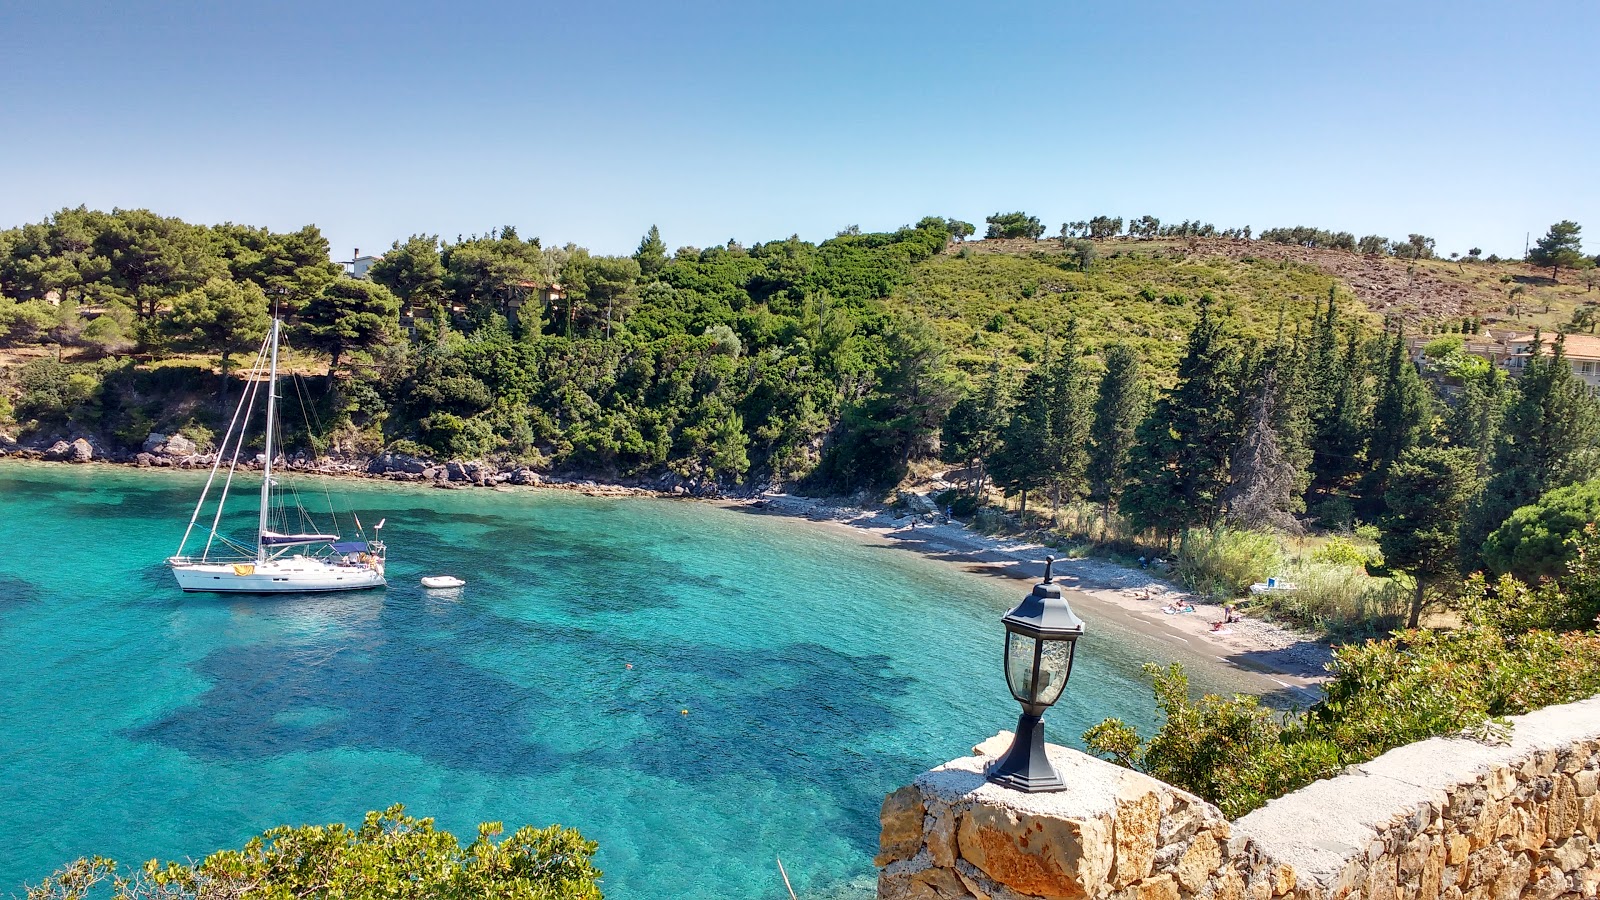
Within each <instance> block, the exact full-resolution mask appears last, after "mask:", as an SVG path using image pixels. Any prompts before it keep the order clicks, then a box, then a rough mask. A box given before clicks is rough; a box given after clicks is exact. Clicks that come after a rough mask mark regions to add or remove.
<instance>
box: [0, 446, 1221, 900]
mask: <svg viewBox="0 0 1600 900" xmlns="http://www.w3.org/2000/svg"><path fill="white" fill-rule="evenodd" d="M202 480H203V478H202V476H200V475H197V474H195V473H182V472H150V471H140V470H131V469H116V468H111V467H102V466H89V467H68V466H52V465H45V464H27V463H9V462H8V463H3V464H0V642H3V644H0V645H3V646H4V648H5V652H4V653H3V654H0V703H3V709H4V715H3V716H0V895H7V894H10V893H13V892H18V891H20V889H21V886H22V885H23V883H25V882H28V883H32V882H37V881H38V880H39V879H40V878H42V877H43V876H44V875H46V874H48V873H49V872H51V871H52V870H53V869H54V868H55V867H57V866H59V865H60V864H62V863H64V862H67V861H69V860H71V859H74V858H76V857H78V856H81V855H85V854H102V855H106V856H111V857H114V858H116V859H119V860H121V861H123V862H124V863H134V864H137V863H140V862H142V861H143V860H145V859H149V858H152V857H160V858H163V859H185V858H191V857H192V858H199V857H202V856H204V855H205V854H207V853H209V852H211V851H213V850H215V849H219V848H223V847H234V846H238V845H240V844H241V843H242V842H243V841H244V840H245V839H247V838H248V837H250V836H251V835H254V834H257V833H259V832H260V831H262V830H264V829H266V828H268V827H271V826H273V825H277V824H283V823H289V824H300V823H320V822H333V821H345V822H358V821H359V820H360V818H361V815H362V814H363V813H364V812H365V811H367V810H372V809H382V808H384V807H386V806H388V805H390V804H393V803H404V804H406V807H407V810H408V812H410V813H412V814H413V815H418V816H432V817H434V818H435V819H436V820H437V822H438V824H439V825H440V826H441V827H444V828H448V829H450V830H452V831H454V832H456V833H457V834H458V835H459V836H461V837H462V838H463V839H464V840H467V839H470V837H471V836H472V834H473V833H474V832H475V829H476V825H477V823H478V822H480V821H504V822H505V823H506V825H507V827H508V829H509V828H514V827H516V826H517V825H520V824H525V823H526V824H535V825H544V824H547V823H550V822H560V823H563V824H565V825H570V826H574V827H577V828H579V829H580V830H581V831H582V832H583V833H584V834H585V835H586V836H587V837H589V838H591V839H593V840H596V841H598V842H599V843H600V851H599V854H598V856H597V863H598V865H599V866H600V867H601V868H602V869H603V870H604V871H605V878H604V881H603V887H604V889H605V891H606V894H607V896H609V897H614V898H623V900H634V898H637V900H655V898H713V897H715V898H769V897H770V898H777V897H783V896H786V894H785V892H784V889H783V885H782V882H781V880H780V879H779V877H778V873H777V868H776V864H775V862H774V859H775V858H777V857H781V858H782V859H783V860H784V864H785V866H786V867H787V868H788V871H789V874H790V878H791V879H792V880H793V881H794V885H795V889H796V890H797V891H798V892H799V893H800V894H801V896H805V897H826V896H870V894H871V891H872V885H873V869H872V862H871V858H872V855H873V853H874V852H875V851H876V841H877V812H878V806H879V803H880V802H881V800H882V798H883V795H884V794H885V793H886V792H888V791H890V790H893V789H894V788H895V787H897V786H899V785H901V784H904V783H906V782H908V781H909V780H910V779H912V778H914V777H915V776H916V775H917V774H918V773H919V772H921V771H923V770H924V769H926V768H928V767H930V766H933V765H937V764H938V763H940V762H942V761H944V760H946V759H949V758H951V757H953V756H958V755H962V754H965V753H967V752H968V751H969V750H970V748H971V746H972V745H973V744H974V743H975V742H977V741H979V740H982V739H983V738H986V737H988V736H989V735H991V734H993V733H994V732H996V731H998V730H1000V729H1009V728H1010V727H1012V725H1013V724H1014V722H1015V717H1016V712H1017V708H1016V705H1015V703H1014V702H1013V701H1012V700H1011V699H1010V696H1009V694H1008V693H1007V692H1006V689H1005V685H1004V682H1003V681H1002V677H1001V674H1000V666H999V651H1000V642H1001V629H1000V626H999V623H998V618H999V616H1000V614H1001V613H1003V612H1004V611H1005V610H1006V609H1007V608H1009V607H1010V606H1011V605H1014V604H1015V602H1016V600H1017V599H1018V598H1019V597H1020V595H1021V593H1022V590H1023V586H1022V585H1019V584H1018V583H1017V582H1011V581H1004V580H1000V579H996V578H990V577H984V576H980V575H974V574H970V573H967V572H964V571H962V570H960V569H958V568H956V567H954V566H951V565H948V564H945V563H940V562H935V561H931V560H927V559H924V558H922V557H920V556H918V555H916V554H913V553H910V552H907V551H905V550H902V549H896V548H894V547H891V546H887V545H884V544H883V543H881V542H876V541H872V540H867V539H863V538H861V537H859V536H858V535H855V534H852V533H848V532H846V531H845V530H844V529H841V528H836V527H829V526H820V525H815V524H811V523H806V522H798V521H793V520H787V519H781V518H777V517H769V516H758V515H751V514H748V513H745V512H742V511H739V510H734V509H723V508H719V507H715V506H710V505H706V504H700V503H692V502H675V501H666V500H639V499H627V500H605V499H593V498H586V497H582V496H577V495H574V494H570V493H563V492H558V491H548V490H519V491H487V490H459V491H443V490H431V489H422V488H415V487H406V486H395V485H388V484H381V483H374V482H356V481H340V482H328V483H326V484H324V483H319V482H315V481H313V482H310V484H309V489H310V490H311V491H312V492H317V491H321V490H323V489H324V488H327V489H329V490H330V491H332V492H334V493H336V494H337V495H339V496H340V497H341V498H343V501H344V502H345V503H346V504H347V505H348V507H349V508H350V509H351V510H352V511H354V512H355V513H356V514H357V515H359V516H360V517H361V518H362V520H363V521H365V522H367V523H368V524H369V525H370V524H372V523H376V522H377V521H379V520H380V519H387V522H388V524H387V527H386V528H385V531H384V537H385V539H386V540H387V541H388V542H389V545H390V560H391V562H390V567H389V580H390V584H391V587H390V588H389V589H388V590H387V591H372V592H363V593H357V594H343V595H320V596H299V597H227V596H212V595H203V594H188V595H186V594H183V593H181V592H180V591H178V589H177V587H176V585H175V584H174V583H173V580H172V576H171V574H170V573H169V572H168V571H167V570H166V569H165V567H163V566H162V565H161V561H162V560H163V559H164V558H165V557H166V556H168V555H170V554H171V553H172V552H174V550H175V549H176V547H177V544H178V540H179V537H180V536H181V534H182V531H183V526H184V524H185V523H186V522H187V521H188V518H189V514H190V511H191V508H192V503H193V500H194V497H195V495H196V494H197V492H198V490H199V487H200V484H201V482H202ZM250 499H251V498H250V497H248V496H243V497H242V499H241V500H240V503H241V507H240V508H241V509H245V508H247V507H248V505H249V501H250ZM445 572H448V573H453V574H457V575H460V576H461V577H463V578H465V579H467V581H468V586H467V587H466V588H465V589H463V591H462V592H461V594H460V595H459V597H448V596H438V595H430V593H429V592H427V591H425V590H423V589H422V588H421V587H420V585H418V584H417V579H418V577H420V576H422V575H427V574H439V573H445ZM1086 618H1087V619H1088V626H1089V634H1088V636H1087V637H1086V638H1085V639H1084V641H1083V642H1082V644H1081V645H1080V646H1081V647H1082V650H1081V653H1080V661H1079V663H1078V665H1077V667H1076V668H1075V670H1074V674H1073V678H1072V682H1071V684H1070V685H1069V686H1068V688H1067V693H1066V696H1065V698H1064V699H1063V700H1062V701H1061V703H1060V704H1059V705H1058V706H1057V707H1056V708H1054V709H1053V710H1051V712H1050V714H1049V715H1048V716H1047V723H1048V727H1049V729H1050V735H1051V739H1052V740H1055V741H1058V742H1068V743H1076V736H1077V735H1079V734H1081V732H1082V731H1083V730H1084V729H1085V728H1086V727H1088V726H1089V725H1091V724H1093V723H1094V722H1097V721H1099V720H1100V719H1101V718H1103V717H1105V716H1111V715H1115V716H1121V717H1123V718H1124V719H1127V720H1129V721H1131V722H1134V723H1136V724H1138V725H1140V726H1144V727H1148V726H1149V725H1151V724H1153V722H1154V713H1153V710H1152V708H1151V703H1150V699H1149V687H1148V685H1147V684H1146V682H1145V681H1144V680H1143V679H1142V678H1141V676H1140V674H1139V667H1140V665H1141V664H1142V663H1143V662H1145V661H1146V660H1159V661H1166V660H1168V659H1170V658H1172V653H1173V652H1174V651H1172V650H1171V649H1170V648H1169V647H1166V646H1164V645H1157V644H1156V643H1155V642H1153V641H1151V640H1148V639H1146V638H1144V637H1142V636H1140V635H1138V634H1136V633H1132V632H1129V631H1126V630H1123V629H1120V628H1119V627H1117V626H1116V625H1115V624H1114V623H1110V622H1097V621H1095V619H1094V617H1092V616H1086ZM1180 661H1183V662H1185V663H1186V664H1187V665H1188V666H1189V667H1190V672H1191V677H1192V678H1193V680H1194V682H1195V685H1196V687H1197V688H1198V689H1207V690H1224V691H1227V690H1236V689H1237V690H1242V689H1246V688H1247V687H1248V686H1249V683H1248V682H1247V680H1246V679H1245V677H1244V676H1242V675H1239V674H1238V673H1234V672H1232V671H1230V670H1228V669H1225V668H1223V667H1221V666H1219V665H1216V664H1215V663H1210V662H1208V661H1206V660H1205V659H1203V658H1200V657H1194V658H1181V659H1180Z"/></svg>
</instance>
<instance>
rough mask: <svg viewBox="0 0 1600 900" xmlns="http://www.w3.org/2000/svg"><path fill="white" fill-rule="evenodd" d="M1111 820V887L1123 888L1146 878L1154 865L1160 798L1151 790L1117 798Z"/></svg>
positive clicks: (1159, 820) (1158, 829)
mask: <svg viewBox="0 0 1600 900" xmlns="http://www.w3.org/2000/svg"><path fill="white" fill-rule="evenodd" d="M1112 821H1113V825H1112V843H1113V845H1114V849H1115V851H1116V860H1115V863H1114V868H1113V869H1112V876H1111V886H1112V887H1113V888H1124V887H1127V886H1128V885H1130V884H1133V883H1134V882H1135V881H1138V880H1139V879H1141V878H1146V877H1149V875H1150V872H1151V869H1152V867H1153V866H1154V864H1155V859H1156V841H1157V838H1158V837H1159V834H1160V824H1161V798H1160V797H1159V796H1157V795H1156V794H1155V793H1154V792H1153V791H1142V792H1138V793H1137V794H1136V795H1135V796H1132V797H1126V796H1125V797H1120V798H1118V800H1117V812H1116V817H1115V818H1114V819H1113V820H1112Z"/></svg>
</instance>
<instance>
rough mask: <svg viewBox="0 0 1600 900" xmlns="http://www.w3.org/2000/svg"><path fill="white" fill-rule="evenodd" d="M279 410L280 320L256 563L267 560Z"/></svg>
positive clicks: (274, 340) (274, 323)
mask: <svg viewBox="0 0 1600 900" xmlns="http://www.w3.org/2000/svg"><path fill="white" fill-rule="evenodd" d="M277 410H278V320H277V319H276V318H274V319H273V320H272V370H271V373H270V374H269V375H268V376H267V464H266V467H265V468H264V469H263V470H262V473H261V519H260V522H259V524H258V525H257V527H256V562H266V559H267V545H266V536H267V510H269V509H270V508H271V506H272V431H273V427H274V421H273V420H274V418H275V415H276V413H277Z"/></svg>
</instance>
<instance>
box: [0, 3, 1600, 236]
mask: <svg viewBox="0 0 1600 900" xmlns="http://www.w3.org/2000/svg"><path fill="white" fill-rule="evenodd" d="M1596 35H1600V2H1595V0H1549V2H1542V0H1529V2H1501V3H1480V2H1472V0H1457V2H1431V0H1414V2H1406V3H1399V2H1387V3H1370V2H1364V0H1357V2H1340V3H1324V4H1308V3H1283V2H1280V0H1272V2H1236V3H1218V2H1196V0H1187V2H1180V0H1170V2H1163V0H1148V2H1138V0H1130V2H1125V3H1092V4H1091V3H1087V2H1074V0H1055V2H1039V3H1030V2H1004V0H1002V2H995V3H976V2H970V0H969V2H965V3H946V2H941V0H922V2H918V3H900V2H862V0H856V2H842V3H836V2H829V0H812V2H806V3H784V4H763V3H752V2H745V3H693V2H690V3H665V2H655V3H607V2H586V3H563V4H545V3H537V2H517V3H476V4H473V3H465V2H462V3H423V2H407V0H390V2H387V3H326V2H323V3H299V2H283V3H271V4H269V3H214V2H213V3H188V2H181V0H171V2H160V3H149V2H141V0H123V2H116V3H113V2H109V0H107V2H102V3H100V4H88V3H80V2H74V0H52V2H48V3H46V2H27V0H0V60H3V61H4V62H3V64H0V227H9V226H11V225H18V224H22V223H24V222H33V221H40V220H42V219H44V218H45V217H47V216H49V215H50V214H51V213H52V212H54V211H55V210H58V209H60V208H63V207H69V206H77V205H79V204H84V205H87V206H89V207H91V208H102V209H110V208H112V207H122V208H136V207H145V208H149V209H152V210H155V211H157V212H160V213H162V214H166V215H176V216H179V217H182V218H184V219H187V220H190V221H195V222H206V223H215V222H223V221H233V222H243V223H249V224H253V225H267V226H269V227H271V228H273V229H274V230H289V229H294V228H298V227H300V226H302V225H305V224H308V223H311V224H315V225H317V226H319V227H320V228H321V229H322V230H323V232H324V233H325V234H326V235H327V236H328V238H329V239H330V241H331V242H332V245H333V247H334V253H335V256H336V257H337V258H347V257H346V256H344V254H347V253H349V252H351V251H352V250H353V249H354V248H357V247H359V248H361V249H362V252H363V253H369V252H373V251H376V250H381V249H383V248H386V247H387V246H388V245H389V244H390V242H391V241H393V240H395V239H397V238H402V239H403V238H404V237H406V236H407V235H410V234H413V233H423V234H437V235H440V236H441V237H443V238H445V239H447V240H454V239H455V238H456V237H457V236H458V235H471V234H481V233H485V232H487V231H489V230H490V229H493V228H498V227H501V226H505V225H514V226H516V228H517V230H518V232H519V233H520V234H521V235H522V236H524V237H529V236H533V235H538V236H540V237H541V238H542V239H543V241H544V242H545V243H546V244H547V245H550V244H564V243H568V242H573V243H577V244H579V245H582V246H587V247H590V248H591V249H593V250H595V251H596V252H602V253H629V252H632V250H633V249H634V247H635V246H636V245H637V243H638V241H639V238H640V236H641V235H642V234H643V233H644V232H645V231H646V230H647V229H648V228H649V227H650V225H652V224H655V225H658V226H659V227H660V229H661V233H662V237H663V239H664V240H665V241H666V242H667V244H668V246H669V247H672V248H675V247H679V246H683V245H694V246H706V245H709V244H717V243H723V242H726V241H728V240H729V239H737V240H740V241H741V242H744V243H746V244H749V243H753V242H756V241H763V240H772V239H781V238H785V237H788V236H789V235H790V234H796V233H797V234H799V235H800V236H801V237H803V238H806V239H808V240H822V239H825V238H827V237H830V236H832V235H833V234H834V233H836V232H837V231H839V230H840V229H843V228H845V227H846V226H849V225H859V226H860V227H861V228H862V229H863V230H867V231H874V230H886V229H892V228H895V227H898V226H900V225H903V224H907V223H911V222H915V221H916V220H918V219H920V218H922V217H923V216H925V215H940V216H951V217H955V218H960V219H965V220H967V221H970V222H974V223H978V224H979V226H980V230H981V223H982V221H983V219H984V217H985V216H987V215H990V214H992V213H996V212H1001V211H1011V210H1023V211H1026V212H1028V213H1029V214H1031V215H1037V216H1039V217H1040V219H1041V220H1042V221H1043V222H1044V223H1045V224H1046V226H1047V227H1048V229H1049V232H1050V233H1052V234H1053V233H1055V231H1056V229H1057V228H1058V227H1059V225H1060V223H1062V222H1064V221H1069V220H1078V219H1087V218H1089V217H1091V216H1094V215H1099V214H1105V215H1117V216H1122V217H1123V218H1124V219H1128V218H1132V217H1137V216H1140V215H1145V214H1149V215H1154V216H1156V217H1158V218H1160V219H1162V220H1163V221H1179V220H1183V219H1198V220H1202V221H1207V222H1212V223H1214V224H1216V225H1217V226H1218V227H1223V228H1226V227H1237V226H1244V225H1249V226H1251V227H1253V228H1255V229H1256V230H1257V231H1260V230H1262V229H1264V228H1267V227H1272V226H1287V225H1299V224H1304V225H1315V226H1318V227H1324V228H1329V229H1332V230H1347V231H1351V232H1354V233H1356V234H1357V235H1363V234H1373V233H1376V234H1382V235H1384V236H1387V237H1391V238H1404V237H1405V236H1406V235H1407V234H1409V233H1412V232H1418V233H1422V234H1426V235H1429V236H1432V237H1434V238H1435V239H1436V240H1437V242H1438V250H1439V251H1440V253H1441V254H1448V253H1449V252H1451V251H1457V252H1462V253H1465V252H1466V251H1467V250H1468V249H1469V248H1471V247H1481V248H1482V249H1483V251H1484V252H1485V253H1486V254H1487V253H1499V254H1501V255H1520V254H1521V252H1522V249H1523V245H1524V240H1525V235H1526V234H1527V233H1529V232H1532V234H1533V236H1534V237H1538V236H1539V235H1540V234H1542V233H1543V232H1544V231H1545V229H1547V228H1548V227H1549V226H1550V225H1551V224H1552V223H1554V222H1556V221H1558V220H1561V219H1573V220H1575V221H1577V222H1578V223H1579V224H1580V225H1587V226H1588V229H1589V233H1588V234H1587V235H1586V238H1587V239H1586V241H1585V248H1586V249H1587V250H1588V252H1590V253H1595V252H1600V179H1597V177H1596V176H1597V174H1600V104H1597V100H1600V53H1597V45H1596V43H1595V38H1596Z"/></svg>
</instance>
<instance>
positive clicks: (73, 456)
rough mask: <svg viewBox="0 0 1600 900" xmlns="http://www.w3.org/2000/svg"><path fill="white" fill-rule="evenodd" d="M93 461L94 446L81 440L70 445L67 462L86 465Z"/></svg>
mask: <svg viewBox="0 0 1600 900" xmlns="http://www.w3.org/2000/svg"><path fill="white" fill-rule="evenodd" d="M92 459H94V445H92V444H90V443H89V442H88V441H86V440H84V439H83V438H78V439H76V440H74V441H73V442H72V444H71V448H70V452H69V455H68V460H69V461H71V462H75V463H86V462H88V461H90V460H92Z"/></svg>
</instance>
